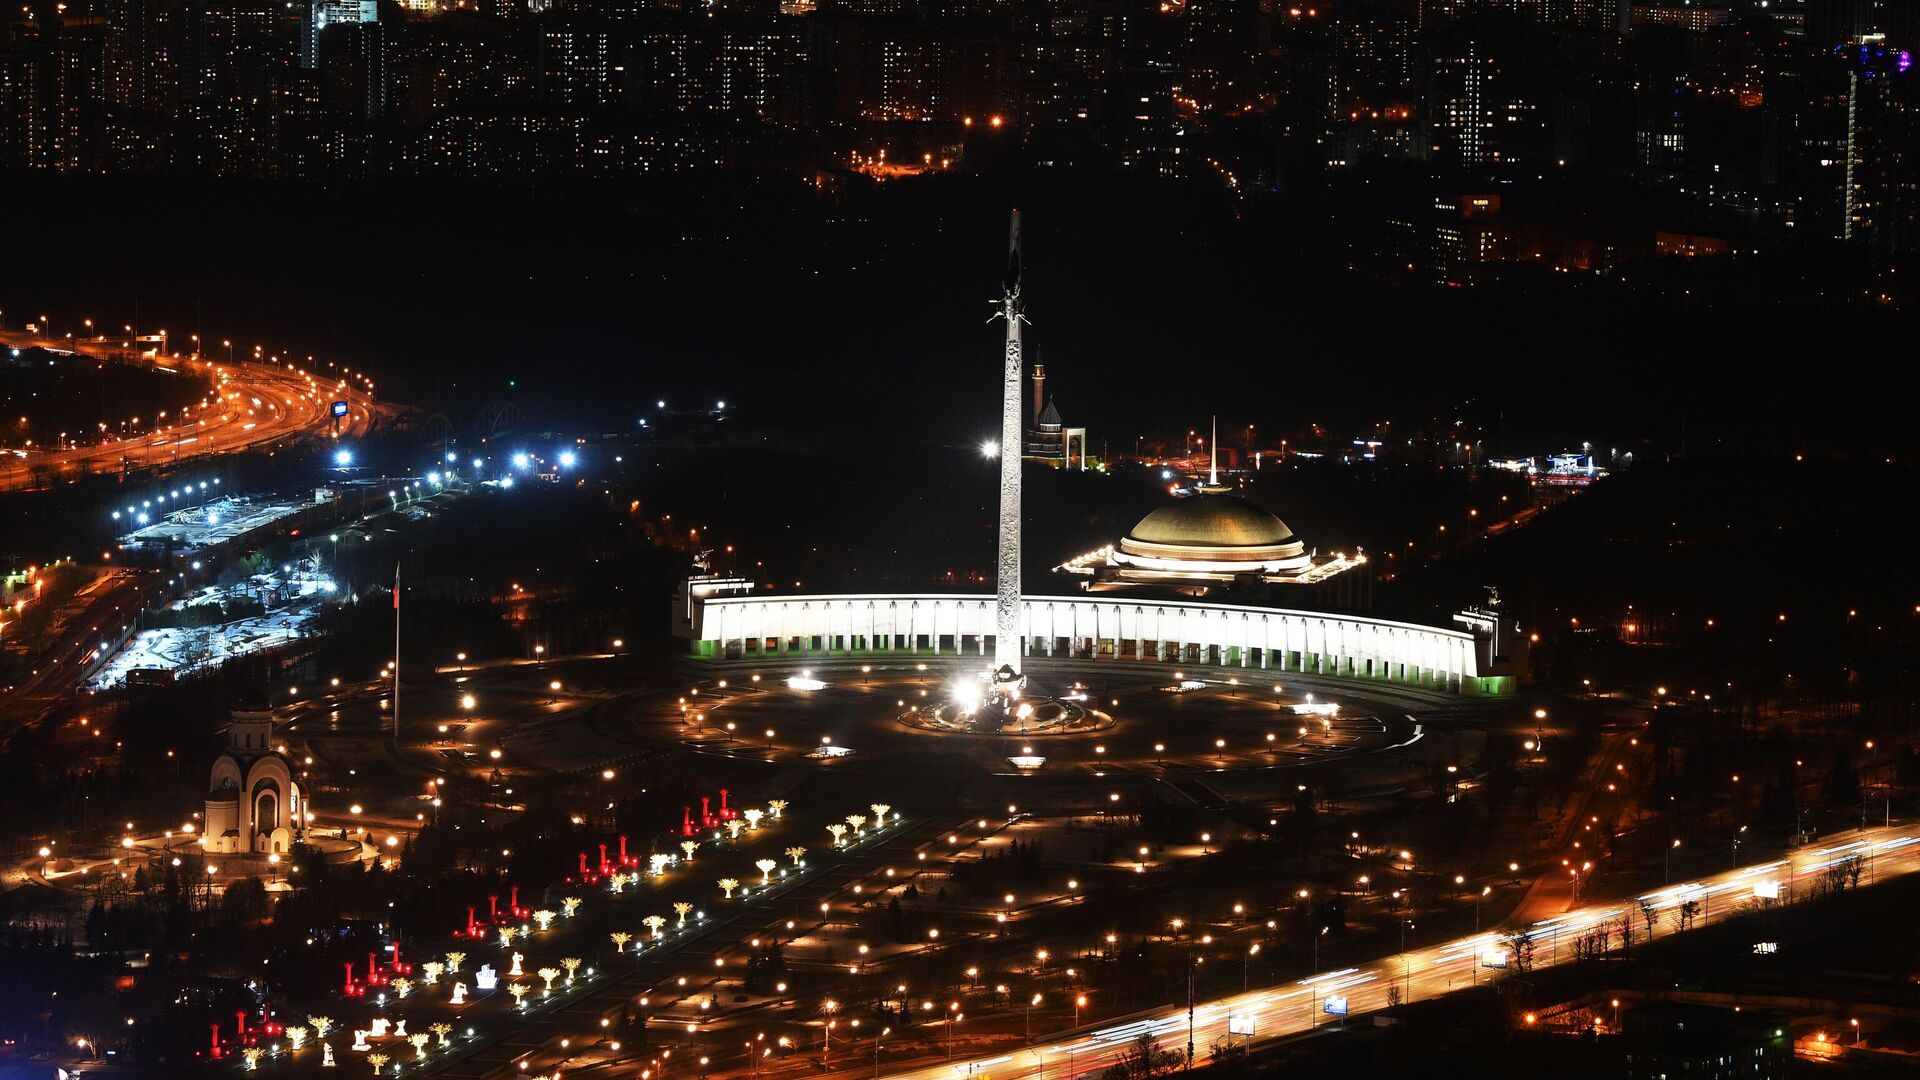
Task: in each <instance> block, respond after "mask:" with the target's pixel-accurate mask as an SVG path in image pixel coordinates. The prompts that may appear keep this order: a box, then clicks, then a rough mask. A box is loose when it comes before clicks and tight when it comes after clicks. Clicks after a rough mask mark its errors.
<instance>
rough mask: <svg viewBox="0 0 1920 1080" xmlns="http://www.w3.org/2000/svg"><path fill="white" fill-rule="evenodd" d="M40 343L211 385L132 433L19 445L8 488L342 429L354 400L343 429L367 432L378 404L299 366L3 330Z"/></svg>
mask: <svg viewBox="0 0 1920 1080" xmlns="http://www.w3.org/2000/svg"><path fill="white" fill-rule="evenodd" d="M33 345H39V346H44V347H46V348H50V349H61V350H71V351H74V352H77V353H79V354H80V355H83V356H86V357H89V358H92V359H95V360H103V361H107V362H109V363H130V364H137V365H139V366H143V367H153V368H158V369H161V370H168V371H174V372H177V373H178V374H179V375H180V377H182V378H188V379H193V380H196V381H198V382H202V383H204V384H206V385H207V386H208V387H209V393H208V398H207V399H206V400H205V401H203V402H202V403H201V404H200V405H198V406H189V407H188V408H187V409H185V410H182V415H180V416H176V417H172V418H168V419H165V420H160V421H158V423H159V424H160V426H159V427H158V428H157V429H156V428H148V429H146V430H142V431H139V432H137V433H135V434H130V435H127V436H126V437H124V438H122V437H118V436H115V437H112V438H109V439H107V440H105V441H102V442H98V443H92V444H86V445H80V446H75V447H72V448H69V449H64V450H60V449H56V450H41V449H38V448H35V449H34V450H32V451H30V452H28V454H27V456H25V457H22V456H20V454H19V453H18V452H17V448H9V449H7V450H4V451H0V491H21V490H31V489H34V488H38V487H43V486H46V485H47V484H49V483H55V482H59V481H62V480H69V481H70V480H76V479H79V478H80V477H82V476H85V475H90V474H96V473H120V472H127V471H137V470H141V469H149V468H156V467H164V466H169V465H175V464H178V463H180V462H182V461H186V460H188V459H191V458H196V457H205V456H208V455H212V454H230V453H235V452H237V451H242V450H248V449H252V448H255V447H260V446H265V445H269V444H272V443H275V442H279V441H281V440H285V439H289V438H295V437H300V436H307V435H329V434H331V433H332V431H333V425H334V419H333V413H332V403H333V402H335V401H346V402H347V404H348V409H347V415H346V416H345V417H344V418H342V419H341V421H340V434H341V435H343V436H346V435H356V434H364V433H365V432H367V431H368V430H370V429H371V427H372V426H373V422H374V418H375V415H376V411H377V406H376V405H374V403H373V401H372V399H371V397H370V395H369V394H367V393H366V392H365V391H364V388H362V387H359V386H358V384H354V383H350V382H345V381H341V380H328V379H325V378H321V377H317V376H314V375H311V374H309V373H307V372H305V371H303V370H301V369H299V368H297V367H292V366H282V365H279V364H273V363H266V362H261V361H255V360H241V361H237V362H234V363H220V362H216V361H213V360H209V359H205V358H201V359H193V358H190V357H175V356H166V357H153V356H142V357H141V358H140V359H139V360H137V361H129V360H125V359H122V357H124V356H125V355H126V353H127V351H128V349H127V343H126V342H125V341H124V340H117V341H116V340H111V339H109V340H106V341H85V342H75V341H71V340H65V339H59V340H55V339H44V340H43V339H41V338H38V337H35V336H34V335H32V334H27V333H23V332H19V331H14V330H0V347H7V348H26V347H28V346H33Z"/></svg>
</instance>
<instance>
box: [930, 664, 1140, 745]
mask: <svg viewBox="0 0 1920 1080" xmlns="http://www.w3.org/2000/svg"><path fill="white" fill-rule="evenodd" d="M1012 674H1013V673H1012V671H1011V670H1010V669H1007V668H1002V669H1001V670H999V671H982V672H980V674H979V675H978V676H977V677H974V678H968V677H966V676H964V675H962V676H960V677H958V678H956V679H955V680H954V682H953V684H952V685H951V686H949V687H948V688H947V690H948V694H947V699H946V700H945V701H943V702H940V703H939V704H936V705H932V706H929V707H927V708H921V707H920V706H918V705H914V706H909V707H908V709H907V711H905V712H903V713H901V714H900V722H901V723H903V724H906V725H907V726H908V727H914V728H920V729H922V730H925V731H939V732H945V733H948V734H972V735H995V734H1005V735H1077V734H1086V733H1091V732H1095V731H1104V730H1106V729H1107V728H1110V727H1112V726H1113V717H1111V716H1109V715H1107V714H1106V713H1103V712H1099V711H1097V710H1094V709H1089V708H1087V707H1086V706H1084V705H1082V704H1080V702H1083V701H1085V700H1087V695H1086V691H1085V689H1084V688H1083V687H1081V686H1079V685H1078V684H1075V685H1074V686H1073V687H1072V688H1070V689H1069V690H1068V691H1067V693H1065V694H1063V695H1061V696H1058V697H1054V696H1050V695H1047V694H1037V693H1032V692H1031V691H1030V689H1029V687H1028V685H1027V678H1026V677H1025V676H1023V675H1022V676H1013V677H1012V678H1009V676H1012Z"/></svg>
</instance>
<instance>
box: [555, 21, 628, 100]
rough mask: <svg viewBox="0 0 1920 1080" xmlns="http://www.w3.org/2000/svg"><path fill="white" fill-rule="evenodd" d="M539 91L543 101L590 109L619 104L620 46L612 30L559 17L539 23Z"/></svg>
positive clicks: (606, 25) (588, 22)
mask: <svg viewBox="0 0 1920 1080" xmlns="http://www.w3.org/2000/svg"><path fill="white" fill-rule="evenodd" d="M539 43H540V91H541V96H542V97H544V98H545V99H546V100H548V101H551V102H554V103H556V104H561V105H572V106H580V107H585V108H593V109H604V108H610V107H612V106H614V105H615V104H617V103H618V102H619V100H620V83H621V80H622V77H623V75H624V71H625V69H624V65H623V63H622V59H623V57H622V51H623V50H622V43H621V40H620V38H619V37H618V35H617V34H616V33H615V32H614V30H613V28H612V27H611V26H610V25H608V24H604V23H599V22H595V21H590V20H585V19H575V18H569V17H565V16H563V17H560V18H555V19H548V20H546V21H544V22H542V23H541V25H540V29H539Z"/></svg>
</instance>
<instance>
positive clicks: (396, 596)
mask: <svg viewBox="0 0 1920 1080" xmlns="http://www.w3.org/2000/svg"><path fill="white" fill-rule="evenodd" d="M393 610H395V611H399V610H400V564H399V563H394V564H393Z"/></svg>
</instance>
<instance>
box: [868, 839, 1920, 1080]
mask: <svg viewBox="0 0 1920 1080" xmlns="http://www.w3.org/2000/svg"><path fill="white" fill-rule="evenodd" d="M1855 855H1858V856H1860V857H1861V859H1862V860H1863V862H1862V870H1861V876H1860V884H1861V885H1862V886H1868V885H1873V884H1878V883H1879V882H1881V881H1883V880H1886V879H1888V878H1891V877H1900V876H1904V875H1906V874H1910V873H1913V872H1914V871H1915V870H1920V828H1913V827H1909V828H1905V829H1902V828H1870V829H1858V830H1853V831H1851V832H1847V833H1842V834H1839V835H1837V836H1835V837H1832V838H1829V839H1828V840H1826V841H1823V842H1822V843H1821V844H1820V845H1818V846H1811V847H1808V848H1806V849H1804V850H1801V851H1796V852H1794V853H1792V854H1791V855H1790V856H1789V857H1787V858H1782V859H1776V860H1774V861H1772V862H1763V863H1759V864H1756V865H1753V866H1743V867H1741V868H1739V869H1737V870H1730V871H1728V872H1726V873H1722V874H1715V875H1712V876H1710V877H1704V878H1700V879H1697V880H1694V881H1689V882H1683V883H1681V884H1678V885H1673V886H1669V887H1667V888H1663V889H1658V890H1655V891H1653V892H1649V893H1644V894H1642V895H1641V896H1640V897H1637V898H1632V899H1627V900H1607V901H1600V902H1597V903H1594V904H1589V905H1585V906H1582V907H1578V908H1575V909H1573V910H1571V911H1569V912H1567V913H1565V914H1563V915H1558V916H1555V917H1553V918H1551V919H1545V920H1542V921H1540V922H1536V923H1534V924H1532V935H1533V940H1534V943H1535V956H1534V967H1535V968H1536V969H1538V968H1545V967H1551V966H1553V965H1555V964H1557V963H1560V962H1562V961H1566V960H1571V959H1572V958H1573V952H1574V950H1573V941H1574V939H1575V938H1576V937H1578V936H1579V935H1580V934H1581V933H1584V932H1587V931H1590V930H1592V929H1595V928H1596V927H1598V926H1599V925H1601V924H1606V923H1613V924H1617V923H1618V922H1619V920H1620V918H1621V917H1622V916H1623V915H1630V916H1632V918H1633V928H1634V929H1633V932H1634V935H1635V937H1636V939H1639V940H1644V937H1643V935H1644V934H1645V927H1646V924H1645V923H1644V922H1643V921H1642V919H1641V912H1640V905H1639V903H1638V901H1639V900H1642V899H1644V900H1646V901H1647V902H1648V903H1649V904H1651V905H1653V907H1654V908H1655V909H1656V910H1657V911H1658V912H1659V917H1658V920H1657V923H1656V930H1655V932H1654V939H1655V940H1660V939H1663V938H1665V937H1666V936H1667V935H1668V934H1670V933H1675V932H1677V931H1676V930H1674V922H1673V915H1672V912H1673V910H1674V909H1676V908H1678V907H1680V906H1681V905H1682V904H1685V903H1686V902H1688V901H1689V900H1693V901H1698V902H1699V905H1700V914H1699V917H1698V918H1697V919H1696V920H1695V921H1694V926H1695V928H1698V927H1700V926H1705V925H1708V924H1710V923H1718V922H1721V921H1723V920H1725V919H1729V918H1733V917H1735V916H1738V915H1741V914H1745V913H1747V912H1749V911H1750V910H1752V906H1751V903H1750V901H1751V900H1752V898H1753V897H1754V895H1755V886H1756V885H1758V886H1760V887H1761V889H1762V891H1766V890H1768V889H1769V888H1771V887H1775V886H1777V888H1778V890H1779V896H1780V902H1781V903H1791V902H1794V901H1796V900H1798V899H1801V898H1804V897H1807V896H1810V895H1812V892H1811V890H1812V889H1813V888H1815V887H1816V884H1817V878H1818V875H1819V874H1820V873H1821V872H1822V871H1823V870H1826V869H1827V868H1829V867H1832V866H1835V865H1838V864H1841V863H1843V862H1844V861H1845V860H1847V859H1848V858H1850V857H1851V856H1855ZM1505 949H1506V946H1505V944H1504V937H1503V934H1502V932H1501V931H1497V930H1495V931H1487V932H1485V933H1481V934H1476V935H1473V936H1470V937H1463V938H1458V939H1456V940H1453V941H1448V942H1445V943H1442V944H1439V945H1431V946H1428V947H1425V948H1421V949H1414V950H1409V951H1408V952H1407V953H1406V954H1405V955H1404V956H1402V955H1399V954H1396V955H1394V956H1391V957H1387V958H1384V959H1381V960H1377V961H1374V962H1371V963H1367V964H1364V965H1360V966H1357V967H1342V968H1338V969H1336V970H1332V971H1323V972H1320V973H1318V974H1315V975H1313V976H1311V977H1309V978H1305V979H1300V980H1298V981H1296V982H1292V983H1288V984H1285V985H1282V986H1276V987H1269V988H1264V989H1260V990H1254V991H1250V992H1248V993H1244V994H1235V995H1233V996H1230V997H1226V998H1219V999H1215V1000H1212V1001H1207V1002H1204V1003H1201V1004H1199V1005H1198V1006H1197V1007H1196V1008H1195V1009H1194V1012H1193V1020H1192V1033H1193V1035H1192V1038H1193V1046H1194V1053H1195V1057H1196V1063H1200V1062H1204V1061H1205V1055H1206V1054H1207V1053H1208V1052H1209V1050H1211V1048H1212V1046H1213V1044H1214V1043H1215V1042H1225V1041H1227V1028H1228V1021H1229V1018H1230V1017H1231V1018H1233V1019H1234V1020H1236V1021H1238V1023H1236V1024H1235V1027H1236V1028H1239V1027H1241V1024H1243V1023H1251V1025H1252V1028H1253V1035H1252V1036H1251V1038H1250V1039H1249V1038H1248V1037H1246V1036H1236V1037H1235V1038H1234V1039H1233V1042H1234V1043H1236V1044H1245V1043H1248V1042H1251V1043H1252V1045H1254V1046H1256V1047H1257V1046H1259V1045H1260V1044H1261V1043H1265V1042H1270V1041H1272V1040H1275V1039H1281V1038H1286V1037H1289V1036H1295V1035H1299V1034H1300V1033H1302V1032H1304V1031H1307V1030H1309V1029H1310V1028H1313V1027H1326V1026H1329V1025H1332V1024H1337V1023H1339V1022H1340V1018H1339V1017H1336V1016H1330V1015H1327V1014H1326V1012H1325V1007H1326V1003H1327V1001H1328V999H1329V998H1334V999H1337V998H1342V997H1344V998H1345V999H1346V1000H1347V1007H1348V1011H1349V1012H1350V1013H1352V1014H1355V1015H1358V1014H1361V1013H1366V1012H1371V1011H1374V1010H1377V1009H1383V1008H1385V1007H1386V1006H1387V988H1388V987H1389V986H1391V985H1393V984H1394V983H1396V982H1397V983H1399V985H1400V986H1401V989H1402V996H1403V998H1404V999H1405V1000H1407V1001H1420V1000H1425V999H1428V998H1433V997H1438V996H1440V995H1442V994H1446V993H1451V992H1452V991H1455V990H1461V989H1465V988H1467V987H1469V986H1471V985H1473V984H1474V983H1475V982H1476V981H1486V980H1488V979H1489V978H1499V977H1504V976H1503V973H1502V972H1500V971H1498V970H1492V969H1487V968H1483V967H1481V964H1482V962H1483V961H1484V960H1488V959H1493V958H1495V957H1497V956H1499V955H1502V954H1504V952H1505ZM1348 1022H1352V1021H1351V1020H1349V1021H1348ZM1188 1030H1189V1029H1188V1018H1187V1010H1186V1008H1185V1007H1184V1006H1177V1007H1166V1008H1161V1009H1155V1010H1150V1011H1147V1012H1141V1013H1137V1014H1135V1015H1133V1016H1130V1017H1123V1018H1120V1019H1118V1020H1115V1021H1111V1022H1108V1023H1104V1024H1101V1025H1098V1026H1090V1027H1088V1028H1082V1029H1080V1030H1078V1031H1073V1032H1068V1033H1065V1034H1062V1035H1059V1036H1055V1037H1053V1038H1050V1039H1048V1040H1046V1041H1044V1042H1040V1043H1037V1044H1035V1045H1033V1046H1031V1047H1022V1048H1020V1049H1018V1050H1014V1051H1007V1052H1001V1053H996V1054H993V1055H991V1056H988V1057H982V1058H973V1059H968V1060H956V1061H953V1062H950V1063H949V1062H941V1063H940V1064H938V1065H930V1066H925V1067H922V1068H915V1069H911V1070H907V1071H897V1072H889V1073H887V1074H886V1075H889V1076H894V1077H901V1078H905V1080H967V1078H970V1077H986V1076H991V1077H992V1078H993V1080H1020V1078H1034V1080H1040V1078H1047V1077H1052V1078H1058V1080H1067V1078H1070V1077H1076V1076H1081V1075H1084V1074H1086V1073H1098V1072H1101V1071H1103V1070H1105V1069H1107V1068H1108V1067H1110V1066H1111V1065H1113V1064H1114V1063H1115V1061H1116V1060H1117V1059H1118V1058H1117V1055H1118V1054H1120V1053H1121V1052H1122V1051H1124V1050H1126V1049H1128V1048H1130V1047H1131V1046H1132V1045H1133V1043H1134V1040H1135V1039H1137V1038H1138V1037H1139V1036H1140V1034H1141V1033H1143V1032H1150V1033H1152V1034H1153V1035H1155V1036H1157V1037H1158V1039H1159V1041H1160V1042H1159V1044H1160V1047H1161V1049H1163V1050H1170V1051H1174V1052H1177V1053H1180V1054H1185V1052H1186V1046H1187V1038H1188Z"/></svg>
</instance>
